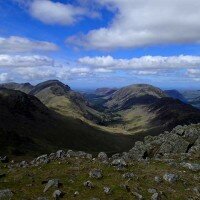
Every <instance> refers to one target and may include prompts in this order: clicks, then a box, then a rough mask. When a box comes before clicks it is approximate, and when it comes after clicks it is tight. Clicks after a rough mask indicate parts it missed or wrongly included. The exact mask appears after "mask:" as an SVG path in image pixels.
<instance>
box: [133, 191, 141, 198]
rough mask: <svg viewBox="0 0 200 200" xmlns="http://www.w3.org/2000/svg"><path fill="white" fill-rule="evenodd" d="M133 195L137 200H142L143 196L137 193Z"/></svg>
mask: <svg viewBox="0 0 200 200" xmlns="http://www.w3.org/2000/svg"><path fill="white" fill-rule="evenodd" d="M133 195H134V196H135V197H136V198H137V199H138V200H141V199H143V196H142V195H141V194H139V193H137V192H133Z"/></svg>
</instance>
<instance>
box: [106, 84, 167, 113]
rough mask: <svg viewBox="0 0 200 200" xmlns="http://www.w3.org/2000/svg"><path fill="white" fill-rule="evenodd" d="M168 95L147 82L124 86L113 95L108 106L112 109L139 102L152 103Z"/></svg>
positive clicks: (119, 108) (120, 108)
mask: <svg viewBox="0 0 200 200" xmlns="http://www.w3.org/2000/svg"><path fill="white" fill-rule="evenodd" d="M166 96H167V95H166V94H165V93H164V92H163V91H162V90H161V89H159V88H156V87H153V86H151V85H147V84H136V85H130V86H127V87H124V88H122V89H120V90H118V91H116V92H115V93H114V94H113V95H111V97H110V99H109V101H108V102H107V103H106V106H107V107H108V108H109V109H112V110H123V109H128V108H130V107H132V106H133V105H137V104H138V105H139V104H150V103H152V102H154V101H155V100H156V99H158V98H162V97H166Z"/></svg>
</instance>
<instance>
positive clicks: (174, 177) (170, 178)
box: [163, 173, 179, 183]
mask: <svg viewBox="0 0 200 200" xmlns="http://www.w3.org/2000/svg"><path fill="white" fill-rule="evenodd" d="M178 178H179V176H178V175H177V174H171V173H165V174H164V176H163V179H164V180H165V181H167V182H170V183H173V182H176V181H177V180H178Z"/></svg>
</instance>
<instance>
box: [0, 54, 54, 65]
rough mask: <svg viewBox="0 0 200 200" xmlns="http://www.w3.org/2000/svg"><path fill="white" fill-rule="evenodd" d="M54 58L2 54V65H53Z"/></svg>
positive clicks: (0, 61)
mask: <svg viewBox="0 0 200 200" xmlns="http://www.w3.org/2000/svg"><path fill="white" fill-rule="evenodd" d="M53 65H54V60H53V59H51V58H49V57H46V56H38V55H31V56H22V55H14V56H13V55H7V54H6V55H4V54H3V55H0V67H4V68H6V67H13V68H15V67H40V66H53Z"/></svg>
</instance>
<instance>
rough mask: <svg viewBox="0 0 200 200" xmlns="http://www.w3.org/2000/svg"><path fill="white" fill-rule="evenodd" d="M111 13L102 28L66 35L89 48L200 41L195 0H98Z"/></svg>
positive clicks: (72, 42)
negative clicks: (111, 15) (110, 17)
mask: <svg viewBox="0 0 200 200" xmlns="http://www.w3.org/2000/svg"><path fill="white" fill-rule="evenodd" d="M96 2H97V4H101V6H104V7H105V8H107V9H108V10H109V11H110V12H113V13H114V15H115V16H114V18H113V20H112V21H111V22H110V23H109V25H108V26H106V27H100V28H98V29H94V30H90V31H89V32H88V33H87V34H82V35H74V36H71V37H69V38H67V40H66V43H70V44H73V45H76V46H79V47H85V48H89V49H90V48H91V49H103V50H110V49H116V48H137V47H142V46H151V45H158V44H185V43H199V42H200V34H199V32H200V21H199V19H200V12H199V8H200V1H199V0H190V1H189V0H181V1H180V0H151V1H146V0H132V1H130V0H101V1H96Z"/></svg>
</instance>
